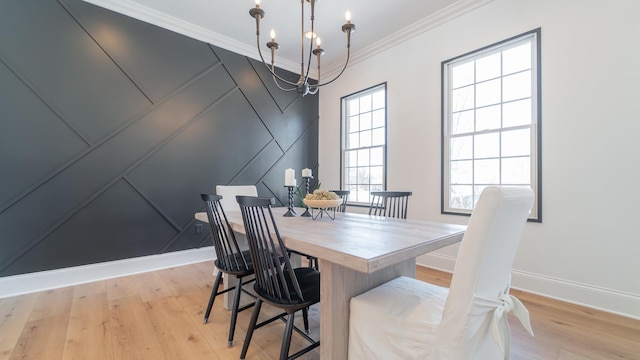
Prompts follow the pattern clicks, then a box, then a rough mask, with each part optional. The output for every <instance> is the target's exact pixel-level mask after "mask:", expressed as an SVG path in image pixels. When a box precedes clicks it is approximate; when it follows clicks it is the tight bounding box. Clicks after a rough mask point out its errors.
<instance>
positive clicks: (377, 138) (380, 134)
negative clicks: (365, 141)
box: [371, 128, 384, 146]
mask: <svg viewBox="0 0 640 360" xmlns="http://www.w3.org/2000/svg"><path fill="white" fill-rule="evenodd" d="M371 145H373V146H376V145H384V129H381V128H378V129H375V130H373V138H372V139H371Z"/></svg>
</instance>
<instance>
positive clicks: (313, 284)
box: [253, 267, 320, 309]
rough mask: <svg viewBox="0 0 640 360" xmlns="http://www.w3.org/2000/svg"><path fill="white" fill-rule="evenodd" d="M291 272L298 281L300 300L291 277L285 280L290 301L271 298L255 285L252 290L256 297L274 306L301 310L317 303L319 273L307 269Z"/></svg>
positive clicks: (318, 298)
mask: <svg viewBox="0 0 640 360" xmlns="http://www.w3.org/2000/svg"><path fill="white" fill-rule="evenodd" d="M293 271H294V273H295V274H296V278H297V279H298V284H299V285H300V291H301V292H302V298H300V297H299V296H298V294H297V293H296V291H295V287H294V285H293V283H292V281H291V277H288V276H287V277H286V278H285V279H286V283H287V288H288V289H287V291H288V292H289V293H290V295H291V299H280V298H278V297H277V296H272V295H271V294H269V292H267V291H264V290H262V289H261V288H260V287H259V286H258V285H257V284H255V285H254V286H253V289H254V291H255V292H256V294H257V295H258V296H260V297H262V298H263V300H264V301H266V302H268V303H269V304H271V305H274V306H280V307H287V308H291V309H302V308H306V307H309V306H310V305H313V304H315V303H317V302H319V301H320V272H319V271H317V270H316V269H313V268H308V267H303V268H296V269H294V270H293ZM282 290H284V289H282ZM283 292H284V291H283Z"/></svg>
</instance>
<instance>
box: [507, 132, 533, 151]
mask: <svg viewBox="0 0 640 360" xmlns="http://www.w3.org/2000/svg"><path fill="white" fill-rule="evenodd" d="M530 154H531V132H530V131H529V129H520V130H511V131H504V132H503V133H502V156H521V155H530Z"/></svg>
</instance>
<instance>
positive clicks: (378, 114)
mask: <svg viewBox="0 0 640 360" xmlns="http://www.w3.org/2000/svg"><path fill="white" fill-rule="evenodd" d="M371 114H372V115H371V117H372V119H371V127H374V128H378V127H383V126H384V109H382V110H376V111H374V112H372V113H371Z"/></svg>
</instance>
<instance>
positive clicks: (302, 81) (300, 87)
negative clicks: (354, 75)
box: [249, 0, 356, 96]
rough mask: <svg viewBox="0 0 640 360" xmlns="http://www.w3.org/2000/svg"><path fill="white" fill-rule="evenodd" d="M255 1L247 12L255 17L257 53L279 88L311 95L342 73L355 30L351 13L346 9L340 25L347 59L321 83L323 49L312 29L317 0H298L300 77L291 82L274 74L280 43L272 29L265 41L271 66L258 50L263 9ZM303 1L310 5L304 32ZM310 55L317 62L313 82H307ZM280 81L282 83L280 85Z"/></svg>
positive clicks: (345, 66) (347, 62)
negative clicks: (300, 27)
mask: <svg viewBox="0 0 640 360" xmlns="http://www.w3.org/2000/svg"><path fill="white" fill-rule="evenodd" d="M255 1H256V7H255V8H252V9H251V10H249V14H250V15H251V16H252V17H253V18H255V19H256V45H257V47H258V54H260V59H261V60H262V63H263V64H264V65H265V67H266V68H267V69H268V70H269V72H270V73H271V75H272V76H273V81H274V82H275V84H276V85H277V86H278V88H279V89H280V90H283V91H293V90H296V91H297V92H298V94H301V95H302V96H305V95H307V94H312V95H313V94H316V93H317V92H318V89H319V88H320V87H321V86H324V85H328V84H331V83H332V82H334V81H335V80H336V79H338V78H339V77H340V75H342V73H343V72H344V70H345V69H346V68H347V64H349V53H350V51H349V48H350V47H351V33H352V32H354V31H355V30H356V25H355V24H352V23H351V13H350V12H349V11H347V13H346V18H347V23H346V24H344V25H342V31H343V32H344V33H346V34H347V59H346V60H345V63H344V66H343V68H342V70H341V71H340V73H339V74H338V75H337V76H336V77H335V78H333V79H331V80H330V81H327V82H324V83H321V82H320V57H321V56H322V55H323V54H324V50H323V49H322V48H321V47H320V45H321V44H322V42H321V40H320V37H319V36H317V34H316V33H315V29H314V10H315V5H316V3H317V2H318V0H300V7H301V13H302V15H301V17H302V20H301V23H302V31H301V34H300V78H299V79H298V81H297V82H292V81H289V80H286V79H283V78H282V77H281V76H279V75H278V74H276V71H275V55H276V50H277V49H278V47H279V46H280V45H279V44H278V43H277V42H276V34H275V31H274V30H271V34H270V35H271V41H269V42H268V43H267V47H268V48H269V49H271V66H269V65H268V64H267V62H266V61H265V60H264V56H263V55H262V51H261V50H260V19H262V18H263V17H264V14H265V13H264V10H262V9H261V8H260V0H255ZM305 1H306V2H308V3H309V4H310V5H311V17H310V19H311V31H308V32H305V25H304V22H305V18H304V2H305ZM305 37H306V38H309V55H308V59H307V61H306V63H307V66H306V70H305V49H304V43H305ZM314 39H315V40H316V48H315V49H314V48H313V40H314ZM312 55H315V56H316V58H317V63H318V79H317V82H316V83H315V84H309V70H310V68H311V58H312ZM280 83H283V85H280Z"/></svg>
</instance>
